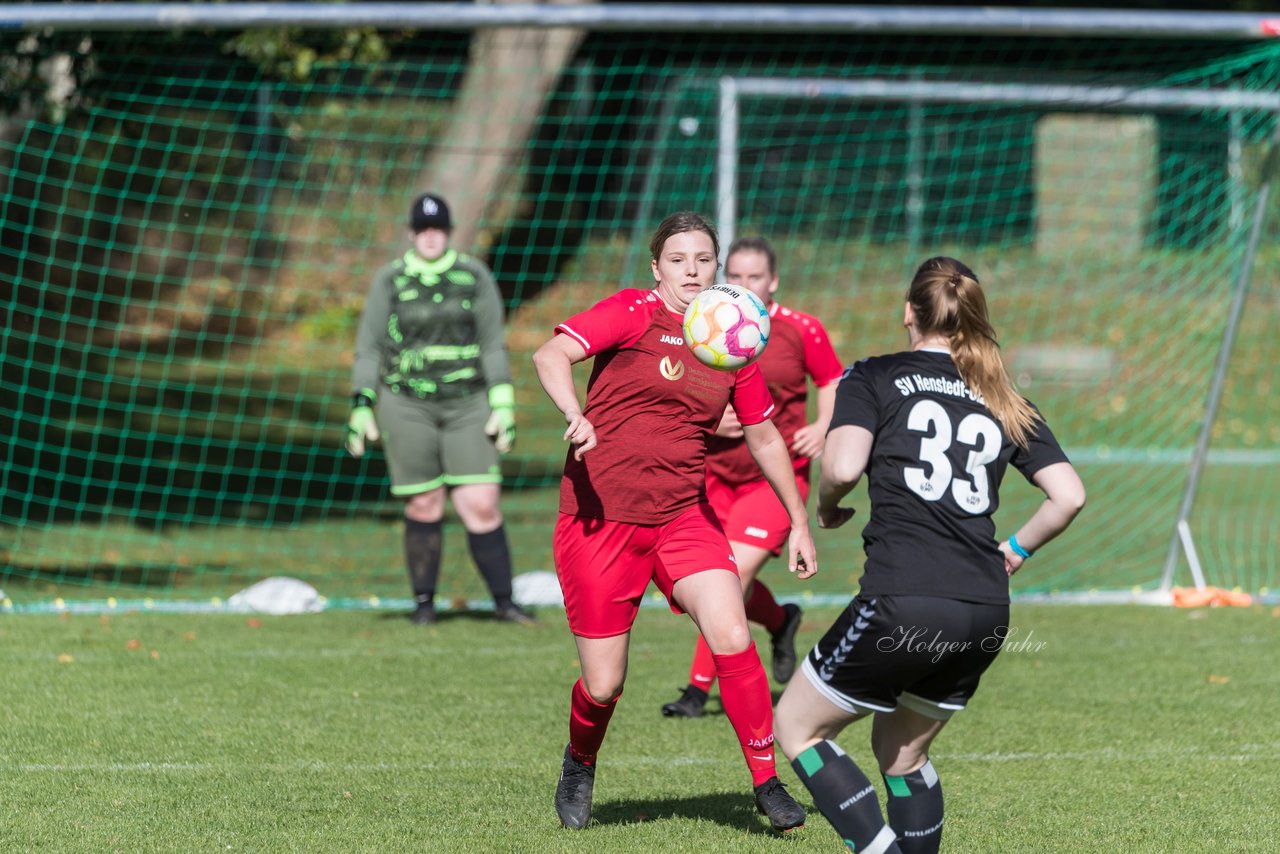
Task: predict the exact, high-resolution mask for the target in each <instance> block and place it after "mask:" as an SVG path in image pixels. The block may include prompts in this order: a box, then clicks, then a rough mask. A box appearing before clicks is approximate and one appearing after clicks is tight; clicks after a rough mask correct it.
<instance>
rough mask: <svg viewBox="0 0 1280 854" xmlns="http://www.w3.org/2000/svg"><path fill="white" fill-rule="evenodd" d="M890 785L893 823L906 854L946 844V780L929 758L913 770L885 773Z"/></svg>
mask: <svg viewBox="0 0 1280 854" xmlns="http://www.w3.org/2000/svg"><path fill="white" fill-rule="evenodd" d="M884 784H885V786H887V787H888V789H889V803H888V805H887V806H888V812H889V826H890V827H892V828H893V829H894V832H895V833H897V834H898V847H900V848H901V849H902V851H903V854H936V852H937V850H938V847H939V846H940V845H941V844H942V783H941V781H939V780H938V772H937V771H935V770H934V769H933V763H932V762H930V761H928V760H925V763H924V765H921V766H920V767H919V768H918V769H916V770H915V771H912V772H911V773H910V774H904V775H903V776H901V777H891V776H889V775H888V774H886V775H884Z"/></svg>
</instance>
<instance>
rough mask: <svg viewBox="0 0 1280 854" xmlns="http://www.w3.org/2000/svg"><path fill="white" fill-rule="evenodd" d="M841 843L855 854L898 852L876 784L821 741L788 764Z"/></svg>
mask: <svg viewBox="0 0 1280 854" xmlns="http://www.w3.org/2000/svg"><path fill="white" fill-rule="evenodd" d="M791 767H792V768H794V769H795V772H796V774H797V775H798V776H799V777H800V782H802V783H804V785H805V788H807V789H808V790H809V794H811V795H813V805H814V806H816V807H817V808H818V811H819V812H821V813H822V814H823V815H824V816H826V819H827V821H829V822H831V826H832V827H834V828H835V830H836V833H838V834H840V838H841V839H843V840H844V844H845V845H847V846H849V849H850V850H852V851H856V852H858V854H886V852H888V853H889V854H899V851H900V849H899V848H898V844H897V843H896V842H895V841H894V838H893V831H892V830H890V829H889V827H888V825H886V824H885V823H884V816H883V815H881V813H880V801H879V800H878V799H877V797H876V790H875V787H874V786H872V785H871V781H870V780H868V779H867V775H866V774H863V773H862V770H861V769H860V768H858V766H857V764H856V763H855V762H854V761H853V760H852V759H850V758H849V757H848V756H846V755H845V752H844V751H843V750H841V749H840V747H839V745H837V744H836V743H835V742H834V741H820V742H818V743H817V744H815V745H814V746H813V747H810V748H809V749H808V750H806V751H805V752H804V753H801V754H800V755H799V756H797V757H796V758H795V760H794V761H792V763H791Z"/></svg>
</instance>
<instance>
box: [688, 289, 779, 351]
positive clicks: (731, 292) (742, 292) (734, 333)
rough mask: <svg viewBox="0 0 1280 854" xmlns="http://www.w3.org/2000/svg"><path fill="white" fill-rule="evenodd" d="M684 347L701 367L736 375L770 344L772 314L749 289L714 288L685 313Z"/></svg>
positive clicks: (701, 293) (691, 302)
mask: <svg viewBox="0 0 1280 854" xmlns="http://www.w3.org/2000/svg"><path fill="white" fill-rule="evenodd" d="M684 343H685V344H687V345H688V346H689V349H690V350H692V351H693V355H694V357H695V358H696V359H697V360H698V361H699V362H701V363H702V364H704V365H708V366H710V367H712V368H716V369H717V370H721V371H736V370H737V369H738V368H741V367H743V366H745V365H749V364H751V363H752V362H754V361H755V360H756V359H758V358H760V354H761V353H763V352H764V347H765V345H766V344H768V343H769V310H768V309H767V308H765V307H764V303H762V302H761V301H760V298H759V297H757V296H756V295H755V294H753V293H751V291H749V290H747V289H746V288H740V287H738V286H737V285H729V284H718V285H712V286H711V287H709V288H707V289H706V290H704V291H702V292H700V293H699V294H698V295H697V296H696V297H694V298H693V300H692V301H690V303H689V307H688V308H686V309H685V310H684Z"/></svg>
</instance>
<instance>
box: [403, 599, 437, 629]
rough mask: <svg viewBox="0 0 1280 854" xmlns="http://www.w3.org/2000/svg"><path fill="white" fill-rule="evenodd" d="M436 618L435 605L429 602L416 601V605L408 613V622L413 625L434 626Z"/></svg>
mask: <svg viewBox="0 0 1280 854" xmlns="http://www.w3.org/2000/svg"><path fill="white" fill-rule="evenodd" d="M436 620H437V617H436V606H435V605H432V604H431V603H430V602H420V603H418V607H417V608H416V609H414V612H413V613H412V614H410V615H409V622H411V623H413V624H414V625H415V626H434V625H435V624H436Z"/></svg>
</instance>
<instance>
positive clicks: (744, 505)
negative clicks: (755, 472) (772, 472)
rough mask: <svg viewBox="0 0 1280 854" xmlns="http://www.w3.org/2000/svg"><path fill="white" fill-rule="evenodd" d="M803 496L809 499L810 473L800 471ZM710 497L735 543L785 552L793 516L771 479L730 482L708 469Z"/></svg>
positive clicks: (797, 479)
mask: <svg viewBox="0 0 1280 854" xmlns="http://www.w3.org/2000/svg"><path fill="white" fill-rule="evenodd" d="M796 488H797V489H799V490H800V498H801V499H803V500H808V498H809V473H808V472H807V471H806V472H804V473H803V474H802V473H800V472H796ZM707 500H708V501H710V502H711V509H713V510H715V512H716V516H717V517H718V518H719V519H720V524H721V525H723V526H724V532H725V535H726V536H728V538H729V542H731V543H746V544H747V545H751V546H759V547H760V548H762V549H767V550H768V551H770V552H772V553H773V554H774V555H775V556H776V555H780V554H782V549H783V547H784V546H786V544H787V538H788V537H789V536H790V535H791V517H790V516H789V515H787V508H785V507H783V506H782V502H781V501H779V500H778V496H777V495H775V494H774V492H773V487H771V486H769V481H767V480H765V479H764V478H761V479H759V480H749V481H747V482H746V483H730V482H729V481H725V480H721V479H720V478H718V477H716V476H715V475H714V474H712V473H711V472H707Z"/></svg>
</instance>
